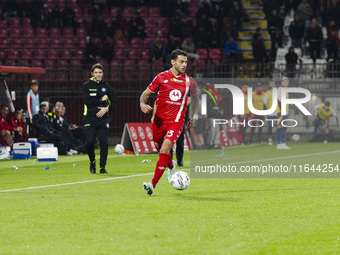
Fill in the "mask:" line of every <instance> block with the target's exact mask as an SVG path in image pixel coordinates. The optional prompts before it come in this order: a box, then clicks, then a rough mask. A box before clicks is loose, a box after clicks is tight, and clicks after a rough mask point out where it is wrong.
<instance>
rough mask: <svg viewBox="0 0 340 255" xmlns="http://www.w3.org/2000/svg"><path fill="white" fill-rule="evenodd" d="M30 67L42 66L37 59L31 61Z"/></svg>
mask: <svg viewBox="0 0 340 255" xmlns="http://www.w3.org/2000/svg"><path fill="white" fill-rule="evenodd" d="M32 66H34V67H39V66H43V64H42V62H41V60H39V59H33V60H32Z"/></svg>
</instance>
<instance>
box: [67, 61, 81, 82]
mask: <svg viewBox="0 0 340 255" xmlns="http://www.w3.org/2000/svg"><path fill="white" fill-rule="evenodd" d="M70 67H71V68H70V69H71V71H70V80H71V81H79V80H81V79H82V65H81V63H80V60H78V59H72V60H71V63H70Z"/></svg>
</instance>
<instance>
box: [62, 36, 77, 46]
mask: <svg viewBox="0 0 340 255" xmlns="http://www.w3.org/2000/svg"><path fill="white" fill-rule="evenodd" d="M75 47H76V45H75V43H74V39H73V38H66V39H65V40H64V48H67V49H74V48H75Z"/></svg>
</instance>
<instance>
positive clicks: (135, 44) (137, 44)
mask: <svg viewBox="0 0 340 255" xmlns="http://www.w3.org/2000/svg"><path fill="white" fill-rule="evenodd" d="M130 47H131V48H138V49H140V48H142V39H141V38H139V37H134V38H131V43H130Z"/></svg>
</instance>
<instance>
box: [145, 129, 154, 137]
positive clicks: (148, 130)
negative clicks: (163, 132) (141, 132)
mask: <svg viewBox="0 0 340 255" xmlns="http://www.w3.org/2000/svg"><path fill="white" fill-rule="evenodd" d="M145 131H146V135H147V136H148V138H149V139H150V140H152V138H153V137H152V131H151V128H149V127H146V129H145Z"/></svg>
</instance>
